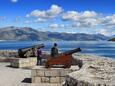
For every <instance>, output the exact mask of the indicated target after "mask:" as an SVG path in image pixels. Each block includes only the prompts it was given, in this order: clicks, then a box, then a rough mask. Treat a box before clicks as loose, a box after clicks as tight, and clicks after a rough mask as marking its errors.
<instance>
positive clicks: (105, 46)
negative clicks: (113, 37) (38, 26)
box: [0, 41, 115, 58]
mask: <svg viewBox="0 0 115 86" xmlns="http://www.w3.org/2000/svg"><path fill="white" fill-rule="evenodd" d="M55 42H56V43H57V44H58V48H59V51H61V52H64V51H67V50H70V49H74V48H78V47H80V48H81V49H82V51H81V53H84V54H94V55H99V56H105V57H111V58H115V42H110V41H58V42H57V41H55ZM41 43H43V44H44V45H45V47H44V48H43V50H44V51H50V49H51V47H52V46H53V43H54V41H53V42H52V41H0V50H7V49H8V50H17V49H19V48H24V47H28V46H32V45H36V44H41Z"/></svg>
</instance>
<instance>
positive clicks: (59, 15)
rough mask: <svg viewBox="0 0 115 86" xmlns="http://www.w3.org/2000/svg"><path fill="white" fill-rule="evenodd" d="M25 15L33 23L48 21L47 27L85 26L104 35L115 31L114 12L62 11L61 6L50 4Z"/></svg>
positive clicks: (68, 27) (77, 27)
mask: <svg viewBox="0 0 115 86" xmlns="http://www.w3.org/2000/svg"><path fill="white" fill-rule="evenodd" d="M26 17H27V18H30V19H33V20H32V22H33V23H39V22H45V23H48V24H49V25H48V27H49V28H64V29H76V30H77V29H79V30H84V29H85V28H86V31H87V30H89V29H92V30H91V31H92V32H95V31H96V29H98V31H99V32H100V33H102V34H106V35H108V34H110V33H111V31H113V32H115V29H114V28H115V14H112V15H108V16H106V15H105V14H101V13H97V12H95V11H82V12H78V11H70V10H68V11H64V9H63V8H62V7H60V6H58V5H52V6H51V7H50V8H49V9H47V10H39V9H36V10H33V11H32V12H30V13H29V14H27V15H26ZM49 20H53V21H54V22H55V23H53V24H50V23H51V22H49ZM58 22H59V23H60V22H62V23H63V24H59V23H58ZM66 25H67V26H66ZM102 28H104V29H102ZM108 30H109V31H108ZM113 32H112V33H113Z"/></svg>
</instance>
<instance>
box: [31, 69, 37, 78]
mask: <svg viewBox="0 0 115 86" xmlns="http://www.w3.org/2000/svg"><path fill="white" fill-rule="evenodd" d="M31 76H32V77H35V76H37V73H36V70H35V69H32V71H31Z"/></svg>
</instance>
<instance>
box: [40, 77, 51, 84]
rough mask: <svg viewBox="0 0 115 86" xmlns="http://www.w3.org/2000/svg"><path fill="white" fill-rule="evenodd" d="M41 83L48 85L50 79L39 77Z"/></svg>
mask: <svg viewBox="0 0 115 86" xmlns="http://www.w3.org/2000/svg"><path fill="white" fill-rule="evenodd" d="M40 78H41V82H42V83H50V77H40Z"/></svg>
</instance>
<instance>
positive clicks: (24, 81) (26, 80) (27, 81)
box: [21, 78, 31, 83]
mask: <svg viewBox="0 0 115 86" xmlns="http://www.w3.org/2000/svg"><path fill="white" fill-rule="evenodd" d="M21 82H22V83H31V78H25V79H24V80H23V81H21Z"/></svg>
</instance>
